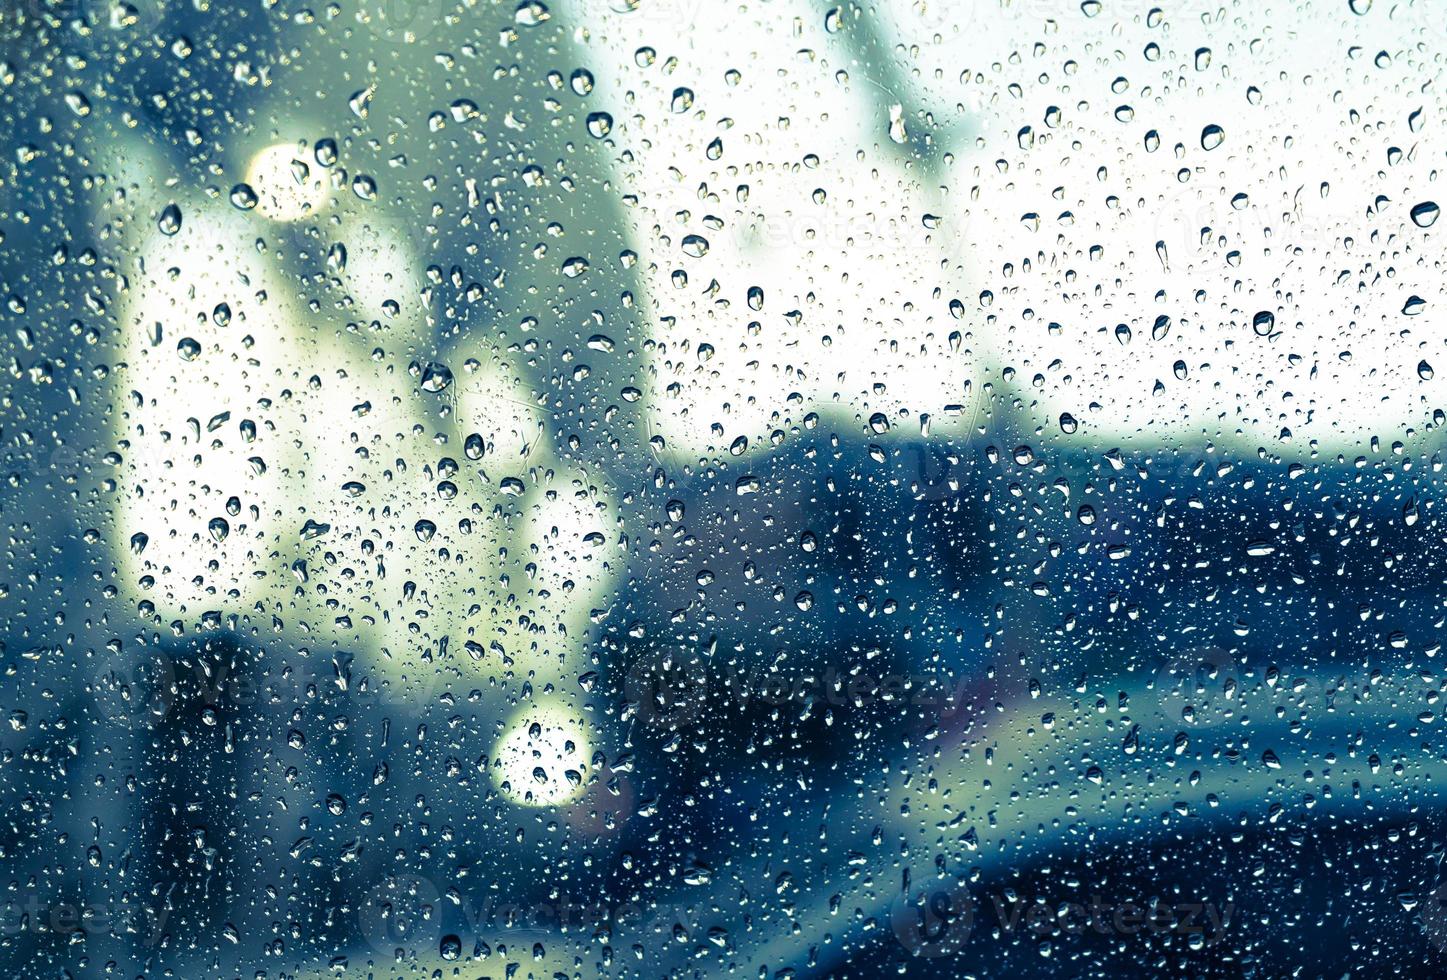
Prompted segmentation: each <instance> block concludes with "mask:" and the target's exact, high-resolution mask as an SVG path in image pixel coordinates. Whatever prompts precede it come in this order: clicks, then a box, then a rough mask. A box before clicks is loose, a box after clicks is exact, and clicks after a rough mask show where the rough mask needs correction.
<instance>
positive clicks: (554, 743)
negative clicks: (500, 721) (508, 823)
mask: <svg viewBox="0 0 1447 980" xmlns="http://www.w3.org/2000/svg"><path fill="white" fill-rule="evenodd" d="M590 751H591V750H590V748H589V743H588V738H587V734H586V728H585V725H584V722H583V719H582V718H581V717H580V716H579V715H578V714H577V713H576V712H574V711H571V710H569V709H567V708H564V707H560V706H547V707H537V708H532V709H530V710H527V711H524V712H523V713H521V714H520V715H519V716H518V717H517V718H515V719H514V720H513V722H512V724H511V725H509V726H508V730H507V733H506V734H505V735H503V737H502V740H501V742H500V743H499V746H498V749H497V763H496V765H495V766H494V767H493V778H494V779H495V780H496V782H497V786H498V789H499V790H501V791H502V793H503V795H504V796H506V797H507V798H508V799H510V800H512V801H513V802H514V803H520V804H522V805H524V806H557V805H559V804H562V803H570V802H572V801H573V800H575V799H577V798H578V797H579V796H582V795H583V792H584V790H585V789H586V788H587V786H586V780H587V773H588V756H589V754H590Z"/></svg>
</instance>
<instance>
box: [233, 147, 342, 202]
mask: <svg viewBox="0 0 1447 980" xmlns="http://www.w3.org/2000/svg"><path fill="white" fill-rule="evenodd" d="M323 173H324V171H323V170H322V168H321V167H320V166H319V165H318V164H317V163H316V161H314V160H308V159H306V158H305V155H304V154H303V153H302V152H301V151H300V150H298V149H297V148H296V146H294V145H292V144H289V143H277V144H275V145H273V146H268V147H266V148H265V149H263V150H261V151H260V152H258V153H257V154H256V156H254V157H252V158H251V164H250V165H249V166H248V167H247V168H246V182H247V183H248V184H250V185H251V189H252V190H253V191H255V192H256V196H257V204H256V209H257V210H258V211H260V212H261V213H262V214H264V215H266V216H267V217H268V218H271V219H272V220H273V221H299V220H301V219H302V218H305V217H308V216H310V215H313V214H315V213H316V212H317V211H318V210H319V209H320V208H321V207H322V205H323V204H325V203H326V199H327V188H326V186H325V185H324V184H323V182H322V174H323Z"/></svg>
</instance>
